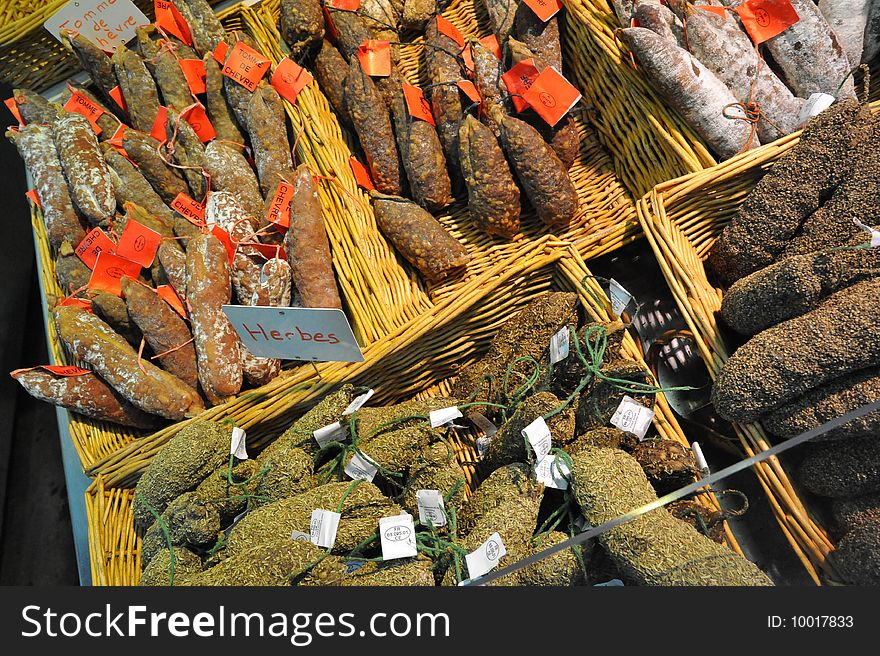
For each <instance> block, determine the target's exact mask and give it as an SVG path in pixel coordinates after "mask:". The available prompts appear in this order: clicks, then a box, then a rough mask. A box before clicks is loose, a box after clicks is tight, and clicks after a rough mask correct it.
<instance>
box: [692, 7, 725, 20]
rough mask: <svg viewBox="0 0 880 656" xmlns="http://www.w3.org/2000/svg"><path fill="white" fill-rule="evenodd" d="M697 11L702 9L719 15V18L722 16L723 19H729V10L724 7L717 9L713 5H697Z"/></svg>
mask: <svg viewBox="0 0 880 656" xmlns="http://www.w3.org/2000/svg"><path fill="white" fill-rule="evenodd" d="M697 9H702V10H703V11H708V12H711V13H713V14H717V15H718V16H721V18H727V9H726V8H724V7H715V6H713V5H697Z"/></svg>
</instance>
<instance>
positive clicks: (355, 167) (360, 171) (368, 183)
mask: <svg viewBox="0 0 880 656" xmlns="http://www.w3.org/2000/svg"><path fill="white" fill-rule="evenodd" d="M348 165H349V166H351V172H352V173H354V179H355V182H357V184H358V187H361V188H362V189H367V190H369V189H375V188H376V185H374V184H373V180H372V179H371V178H370V172H369V171H368V170H367V167H366V166H364V165H363V164H361V163H360V162H359V161H358V160H357V158H356V157H355V156H354V155H352V156H351V157H349V158H348Z"/></svg>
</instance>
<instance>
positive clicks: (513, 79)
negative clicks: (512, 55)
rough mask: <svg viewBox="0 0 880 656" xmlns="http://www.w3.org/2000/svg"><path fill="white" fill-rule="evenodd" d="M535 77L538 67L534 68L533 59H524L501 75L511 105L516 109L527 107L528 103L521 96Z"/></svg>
mask: <svg viewBox="0 0 880 656" xmlns="http://www.w3.org/2000/svg"><path fill="white" fill-rule="evenodd" d="M537 77H538V69H537V68H535V62H534V60H533V59H524V60H523V61H521V62H520V63H519V64H517V65H516V66H514V67H513V68H511V69H510V70H509V71H507V72H506V73H504V74H503V75H502V76H501V79H502V80H504V83H505V84H506V85H507V91H508V92H509V93H510V94H511V100H512V101H513V106H514V107H516V111H518V112H522V111H524V110H526V109H528V107H529V103H528V102H526V101H525V99H523V98H522V97H521V96H523V95H525V92H526V91H528V90H529V87H530V86H532V84H533V83H534V82H535V79H536V78H537Z"/></svg>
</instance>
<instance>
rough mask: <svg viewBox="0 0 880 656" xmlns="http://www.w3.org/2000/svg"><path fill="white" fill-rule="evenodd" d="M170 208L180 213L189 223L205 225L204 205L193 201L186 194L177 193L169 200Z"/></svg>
mask: <svg viewBox="0 0 880 656" xmlns="http://www.w3.org/2000/svg"><path fill="white" fill-rule="evenodd" d="M171 209H173V210H174V211H175V212H177V213H178V214H180V215H181V216H182V217H183V218H184V219H186V220H187V221H189V222H190V223H194V224H195V225H197V226H199V227H202V226H204V225H205V206H204V205H202V204H201V203H198V202H196V201H194V200H193V199H192V198H190V197H189V196H187V195H186V194H183V193H181V194H177V196H175V197H174V200H172V201H171Z"/></svg>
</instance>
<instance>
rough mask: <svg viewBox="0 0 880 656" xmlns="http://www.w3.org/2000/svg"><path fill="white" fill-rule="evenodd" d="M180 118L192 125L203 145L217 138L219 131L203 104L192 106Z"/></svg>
mask: <svg viewBox="0 0 880 656" xmlns="http://www.w3.org/2000/svg"><path fill="white" fill-rule="evenodd" d="M180 117H181V118H182V119H183V120H184V121H186V122H187V123H189V124H190V126H191V127H192V129H193V132H195V133H196V136H197V137H198V138H199V140H201V142H202V143H207V142H209V141H211V139H214V138H215V137H216V136H217V131H216V130H215V129H214V126H213V125H212V124H211V119H209V118H208V114H207V112H206V111H205V108H204V107H203V106H202V104H201V103H195V104H193V105H190V106H189V107H187V108H186V109H184V110H183V111H182V112H181V113H180Z"/></svg>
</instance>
